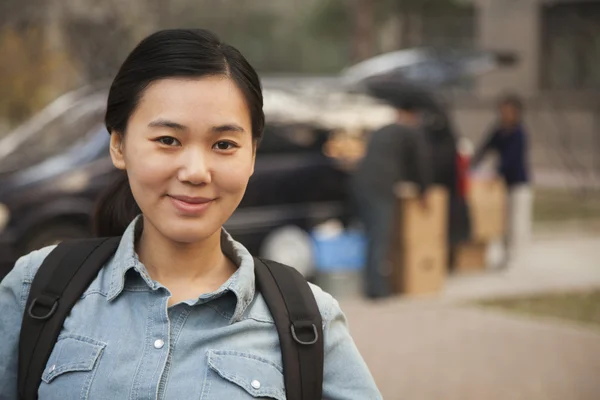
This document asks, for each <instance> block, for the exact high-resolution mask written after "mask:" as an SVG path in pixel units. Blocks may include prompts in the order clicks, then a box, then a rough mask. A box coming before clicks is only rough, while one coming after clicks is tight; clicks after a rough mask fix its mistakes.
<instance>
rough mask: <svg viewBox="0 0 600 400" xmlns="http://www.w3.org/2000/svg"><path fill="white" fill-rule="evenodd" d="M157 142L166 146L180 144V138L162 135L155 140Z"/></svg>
mask: <svg viewBox="0 0 600 400" xmlns="http://www.w3.org/2000/svg"><path fill="white" fill-rule="evenodd" d="M155 141H156V142H158V143H160V144H162V145H165V146H169V147H170V146H180V145H181V143H179V140H177V139H175V138H174V137H171V136H162V137H159V138H158V139H156V140H155Z"/></svg>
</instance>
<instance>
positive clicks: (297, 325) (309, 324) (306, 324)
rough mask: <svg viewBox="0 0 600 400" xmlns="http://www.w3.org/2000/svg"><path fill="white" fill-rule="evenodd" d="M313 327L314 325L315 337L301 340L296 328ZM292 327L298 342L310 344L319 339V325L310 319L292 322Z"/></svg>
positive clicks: (293, 335) (293, 334)
mask: <svg viewBox="0 0 600 400" xmlns="http://www.w3.org/2000/svg"><path fill="white" fill-rule="evenodd" d="M311 327H312V331H313V339H312V340H309V341H304V340H301V339H299V338H298V336H297V335H296V329H305V328H311ZM290 329H291V331H292V337H293V338H294V340H295V341H296V343H299V344H302V345H305V346H309V345H311V344H315V343H317V341H318V340H319V331H318V330H317V326H316V325H315V324H313V323H312V322H310V321H299V322H292V325H291V326H290Z"/></svg>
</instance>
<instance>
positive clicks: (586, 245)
mask: <svg viewBox="0 0 600 400" xmlns="http://www.w3.org/2000/svg"><path fill="white" fill-rule="evenodd" d="M589 287H600V235H598V236H578V235H567V236H562V237H561V236H556V235H548V236H543V237H537V238H536V239H535V240H534V242H533V243H532V244H531V246H530V248H529V249H528V251H527V253H526V254H525V255H524V256H523V257H522V258H521V259H520V260H519V261H518V262H516V263H515V265H511V267H510V268H508V269H506V270H503V271H498V270H489V271H483V272H481V273H471V274H463V275H458V276H452V277H450V278H449V279H448V281H447V282H446V286H445V288H444V292H443V293H442V297H443V299H444V300H460V299H478V298H486V297H499V296H514V295H520V294H524V295H527V294H535V293H539V292H542V293H543V292H549V291H556V290H559V291H560V290H572V289H584V288H589Z"/></svg>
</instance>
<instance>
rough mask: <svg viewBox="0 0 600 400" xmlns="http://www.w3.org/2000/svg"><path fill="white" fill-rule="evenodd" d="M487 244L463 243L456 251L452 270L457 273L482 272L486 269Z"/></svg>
mask: <svg viewBox="0 0 600 400" xmlns="http://www.w3.org/2000/svg"><path fill="white" fill-rule="evenodd" d="M487 249H488V244H487V243H482V242H472V243H463V244H461V245H459V246H458V247H457V249H456V259H455V262H454V270H455V271H457V272H473V271H482V270H484V269H485V268H486V260H487V258H486V256H487Z"/></svg>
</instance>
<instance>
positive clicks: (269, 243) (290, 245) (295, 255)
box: [259, 225, 314, 278]
mask: <svg viewBox="0 0 600 400" xmlns="http://www.w3.org/2000/svg"><path fill="white" fill-rule="evenodd" d="M259 254H260V256H261V257H262V258H266V259H269V260H273V261H277V262H279V263H281V264H285V265H289V266H290V267H294V268H295V269H297V270H298V271H299V272H300V273H301V274H302V275H304V277H306V278H309V277H312V276H313V275H314V261H313V247H312V238H311V237H310V235H309V234H308V233H307V232H306V231H305V230H304V229H302V228H300V227H298V226H295V225H286V226H283V227H281V228H277V229H275V230H273V231H271V232H269V234H268V235H267V236H266V237H265V239H264V241H263V242H262V244H261V247H260V252H259Z"/></svg>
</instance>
